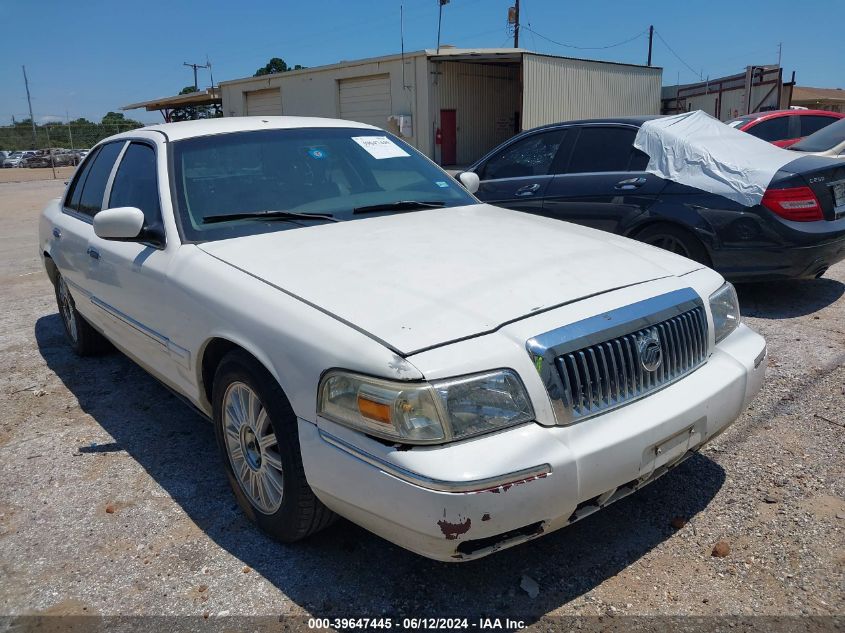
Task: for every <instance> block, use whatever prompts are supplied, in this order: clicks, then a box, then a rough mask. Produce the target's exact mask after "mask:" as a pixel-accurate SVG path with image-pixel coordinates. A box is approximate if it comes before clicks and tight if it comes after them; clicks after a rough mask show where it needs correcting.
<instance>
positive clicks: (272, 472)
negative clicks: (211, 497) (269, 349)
mask: <svg viewBox="0 0 845 633" xmlns="http://www.w3.org/2000/svg"><path fill="white" fill-rule="evenodd" d="M212 401H213V402H212V404H213V407H214V427H215V433H216V435H217V443H218V446H219V447H220V451H221V454H222V457H223V462H224V467H225V469H226V475H227V476H228V478H229V484H230V485H231V487H232V491H233V492H234V493H235V498H236V499H237V501H238V504H239V505H240V506H241V508H242V509H243V511H244V512H245V513H246V515H247V516H248V517H249V519H250V520H251V521H253V522H254V523H255V524H256V525H258V527H260V528H261V529H262V530H264V531H265V532H267V533H268V534H270V535H271V536H273V537H274V538H276V539H278V540H280V541H282V542H286V543H290V542H294V541H298V540H301V539H303V538H305V537H307V536H310V535H311V534H313V533H314V532H317V531H319V530H321V529H323V528H324V527H326V526H328V525H329V524H330V523H331V522H332V521H333V520H334V518H335V515H334V513H332V512H331V510H329V509H328V508H326V507H325V506H324V505H323V504H322V503H321V502H320V500H319V499H317V497H316V496H315V495H314V492H313V491H312V490H311V488H310V486H309V485H308V482H307V481H306V479H305V471H304V468H303V466H302V455H301V453H300V448H299V430H298V426H297V424H298V423H297V419H296V415H295V414H294V412H293V409H291V406H290V404H289V403H288V400H287V398H286V397H285V394H284V392H283V391H282V389H281V387H280V386H279V384H278V383H277V382H276V380H275V379H274V378H273V377H272V376H271V375H270V374H269V372H267V370H266V369H264V367H263V366H261V364H260V363H258V362H257V361H256V360H255V359H253V358H252V357H251V356H249V355H248V354H246V353H245V352H242V351H240V350H235V351H233V352H230V353H229V354H227V355H226V356H225V357H224V358H223V360H222V361H221V362H220V365H219V367H218V368H217V371H216V373H215V376H214V387H213V395H212Z"/></svg>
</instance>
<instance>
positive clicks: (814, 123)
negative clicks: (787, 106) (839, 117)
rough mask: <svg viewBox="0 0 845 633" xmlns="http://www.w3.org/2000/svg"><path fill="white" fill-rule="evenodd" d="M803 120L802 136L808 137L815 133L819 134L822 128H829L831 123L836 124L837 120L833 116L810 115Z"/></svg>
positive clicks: (803, 117) (802, 118)
mask: <svg viewBox="0 0 845 633" xmlns="http://www.w3.org/2000/svg"><path fill="white" fill-rule="evenodd" d="M800 118H801V136H807V135H809V134H812V133H813V132H818V131H819V130H821V129H822V128H825V127H827V126H828V125H830V124H831V123H836V119H834V118H833V117H832V116H819V115H814V114H808V115H807V116H802V117H800Z"/></svg>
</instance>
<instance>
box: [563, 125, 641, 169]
mask: <svg viewBox="0 0 845 633" xmlns="http://www.w3.org/2000/svg"><path fill="white" fill-rule="evenodd" d="M636 136H637V132H636V130H633V129H631V128H622V127H585V128H582V129H581V133H580V134H579V135H578V140H577V141H575V148H574V149H573V150H572V158H570V159H569V168H568V169H567V170H566V171H567V173H570V174H580V173H588V172H606V171H628V169H629V165H630V164H631V162H632V161H631V159H632V157H634V156H636V158H637V160H636V163H637V165H639V164H641V163H642V160H643V158H642V157H643V156H645V154H642V152H639V154H641V155H642V156H640V155H634V152H635V151H636V150H634V147H633V145H634V138H635V137H636ZM645 162H646V163H647V162H648V160H647V159H646V161H645ZM641 169H645V166H644V165H643V167H642V168H641Z"/></svg>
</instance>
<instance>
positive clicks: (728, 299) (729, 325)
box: [710, 282, 739, 343]
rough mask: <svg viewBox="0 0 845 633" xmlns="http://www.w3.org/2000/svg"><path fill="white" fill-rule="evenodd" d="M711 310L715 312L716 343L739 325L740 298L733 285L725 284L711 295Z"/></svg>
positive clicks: (714, 329) (714, 331)
mask: <svg viewBox="0 0 845 633" xmlns="http://www.w3.org/2000/svg"><path fill="white" fill-rule="evenodd" d="M710 312H711V313H712V314H713V334H714V335H715V337H716V343H718V342H719V341H721V340H722V339H723V338H725V337H726V336H727V335H728V334H730V333H731V332H733V331H734V330H735V329H736V328H737V327H738V326H739V299H738V298H737V296H736V290H735V289H734V287H733V285H732V284H730V283H728V282H725V285H724V286H722V287H721V288H719V289H718V290H717V291H716V292H714V293H713V294H712V295H710Z"/></svg>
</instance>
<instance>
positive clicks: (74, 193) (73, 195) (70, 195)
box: [65, 149, 100, 211]
mask: <svg viewBox="0 0 845 633" xmlns="http://www.w3.org/2000/svg"><path fill="white" fill-rule="evenodd" d="M99 152H100V150H99V149H96V150H94V153H93V154H92V155H91V158H90V159H88V160H86V161H85V164H84V165H82V167H81V168H80V170H79V171H78V172H77V173H76V177H75V178H74V179H73V182H71V183H70V188H69V189H68V192H67V199H66V201H67V204H65V206H66V207H67V208H68V209H73V210H74V211H79V198H80V197H81V196H82V187H83V186H84V185H85V179H86V178H88V172H89V171H91V165H93V164H94V161H95V160H96V159H97V154H99Z"/></svg>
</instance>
